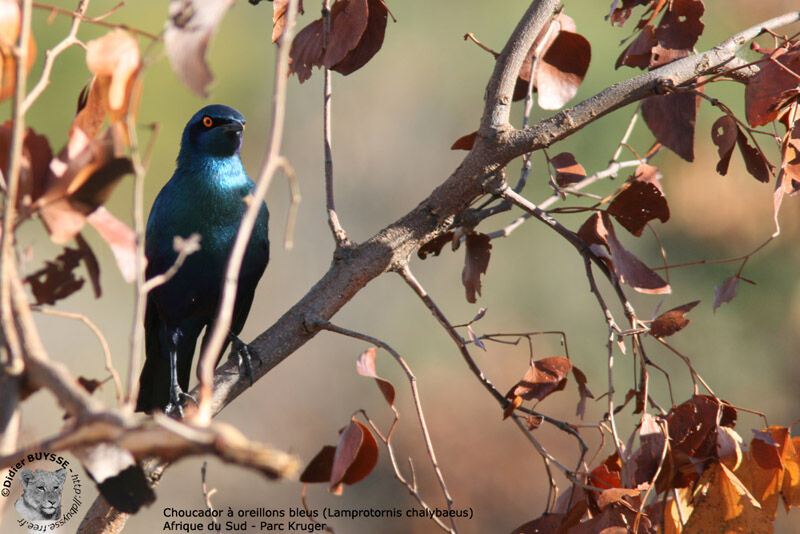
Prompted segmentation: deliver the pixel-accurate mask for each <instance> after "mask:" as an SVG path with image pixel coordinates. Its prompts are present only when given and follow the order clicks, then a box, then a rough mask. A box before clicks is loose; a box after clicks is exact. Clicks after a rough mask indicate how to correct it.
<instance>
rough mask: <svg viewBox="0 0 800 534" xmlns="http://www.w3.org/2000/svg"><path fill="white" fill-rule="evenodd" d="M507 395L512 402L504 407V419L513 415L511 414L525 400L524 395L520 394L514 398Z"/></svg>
mask: <svg viewBox="0 0 800 534" xmlns="http://www.w3.org/2000/svg"><path fill="white" fill-rule="evenodd" d="M506 397H507V398H509V399H510V400H511V402H509V403H508V405H507V406H506V407H505V408H503V420H506V419H508V418H509V417H511V414H513V413H514V410H516V409H517V408H519V407H520V406H522V400H523V399H522V397H520V396H516V397H514V398H510V397H508V396H506Z"/></svg>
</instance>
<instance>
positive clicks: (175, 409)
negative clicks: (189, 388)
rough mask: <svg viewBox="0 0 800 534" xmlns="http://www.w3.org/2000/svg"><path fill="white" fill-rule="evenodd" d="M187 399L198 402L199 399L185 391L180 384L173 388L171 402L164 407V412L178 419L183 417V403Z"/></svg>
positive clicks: (170, 396)
mask: <svg viewBox="0 0 800 534" xmlns="http://www.w3.org/2000/svg"><path fill="white" fill-rule="evenodd" d="M185 401H191V402H193V403H195V404H197V399H195V398H194V397H192V396H191V395H189V394H188V393H186V392H184V391H183V390H182V389H181V388H180V386H176V387H174V388H172V390H171V391H170V395H169V403H167V405H166V406H165V407H164V413H165V414H167V415H168V416H170V417H175V418H176V419H183V403H184V402H185Z"/></svg>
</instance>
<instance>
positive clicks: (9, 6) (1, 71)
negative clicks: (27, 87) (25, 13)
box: [0, 0, 36, 100]
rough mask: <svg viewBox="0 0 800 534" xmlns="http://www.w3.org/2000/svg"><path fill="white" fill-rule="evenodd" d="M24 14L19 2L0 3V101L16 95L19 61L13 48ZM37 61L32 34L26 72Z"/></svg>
mask: <svg viewBox="0 0 800 534" xmlns="http://www.w3.org/2000/svg"><path fill="white" fill-rule="evenodd" d="M21 22H22V13H21V12H20V9H19V2H16V1H15V0H1V1H0V100H5V99H6V98H9V97H11V96H12V95H13V94H14V87H15V86H16V81H17V60H16V57H15V56H14V52H13V49H12V47H13V46H14V45H16V43H17V40H18V39H19V32H20V25H21ZM35 61H36V42H35V41H34V39H33V32H31V35H30V38H29V39H28V58H27V63H26V65H25V70H27V71H30V70H31V67H32V66H33V64H34V62H35Z"/></svg>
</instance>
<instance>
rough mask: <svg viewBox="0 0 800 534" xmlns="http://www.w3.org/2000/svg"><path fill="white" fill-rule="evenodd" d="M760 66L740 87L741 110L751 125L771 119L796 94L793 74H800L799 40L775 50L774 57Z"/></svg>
mask: <svg viewBox="0 0 800 534" xmlns="http://www.w3.org/2000/svg"><path fill="white" fill-rule="evenodd" d="M760 67H761V70H760V71H759V72H758V74H756V75H755V76H754V77H753V78H752V79H751V80H750V81H749V82H748V84H747V87H746V88H745V90H744V104H745V113H746V117H747V122H749V123H750V125H751V126H763V125H764V124H767V123H768V122H771V121H773V120H775V119H776V118H777V117H778V114H779V113H780V112H781V110H782V109H783V108H784V106H786V105H787V104H788V103H789V102H790V101H791V100H792V99H793V98H794V97H796V96H797V95H798V94H800V87H798V83H797V76H796V75H797V73H800V43H794V44H793V45H792V46H790V47H789V48H788V49H778V50H777V51H776V57H774V58H772V59H768V60H767V61H765V62H763V63H761V64H760ZM792 72H793V73H795V74H794V75H793V74H792Z"/></svg>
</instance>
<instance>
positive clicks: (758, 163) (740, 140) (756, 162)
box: [736, 130, 772, 183]
mask: <svg viewBox="0 0 800 534" xmlns="http://www.w3.org/2000/svg"><path fill="white" fill-rule="evenodd" d="M736 143H737V144H738V145H739V152H741V154H742V158H744V164H745V167H746V168H747V172H749V173H750V174H751V175H752V176H753V177H754V178H755V179H756V180H758V181H759V182H764V183H767V182H769V169H770V168H771V167H772V165H771V164H770V162H769V160H767V158H766V156H764V153H763V152H761V150H759V149H758V148H756V147H754V146H751V145H750V143H749V142H748V141H747V136H746V135H745V134H744V132H742V130H739V132H738V133H737V134H736Z"/></svg>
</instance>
